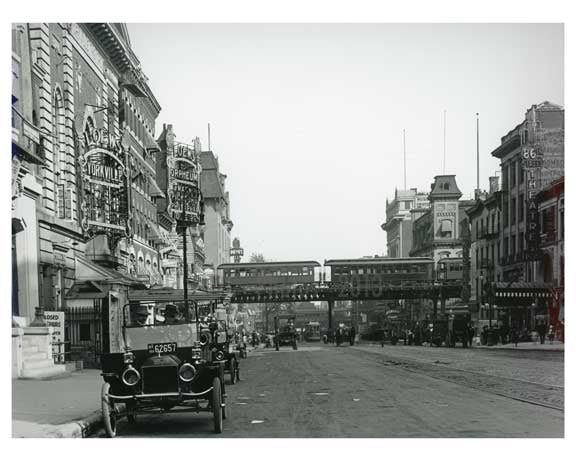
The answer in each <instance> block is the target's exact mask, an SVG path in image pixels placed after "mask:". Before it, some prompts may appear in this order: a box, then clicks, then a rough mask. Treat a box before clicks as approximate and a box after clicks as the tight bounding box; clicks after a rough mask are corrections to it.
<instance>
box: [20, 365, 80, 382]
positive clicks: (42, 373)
mask: <svg viewBox="0 0 576 461" xmlns="http://www.w3.org/2000/svg"><path fill="white" fill-rule="evenodd" d="M69 373H70V372H69V371H67V370H66V366H65V365H52V366H51V367H46V368H34V369H24V370H22V375H21V378H22V379H47V378H55V377H58V376H63V375H67V374H69Z"/></svg>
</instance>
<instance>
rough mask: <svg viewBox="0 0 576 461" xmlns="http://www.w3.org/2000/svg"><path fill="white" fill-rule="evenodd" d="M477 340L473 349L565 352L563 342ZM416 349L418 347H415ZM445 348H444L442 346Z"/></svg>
mask: <svg viewBox="0 0 576 461" xmlns="http://www.w3.org/2000/svg"><path fill="white" fill-rule="evenodd" d="M476 339H477V338H475V341H474V343H473V344H472V349H515V350H519V351H520V350H521V351H551V352H564V343H563V342H561V341H554V342H553V343H552V344H550V343H549V342H546V344H540V343H539V342H523V343H518V347H516V346H515V345H514V344H497V345H496V346H482V345H481V344H480V343H479V341H480V340H479V339H478V341H476ZM356 344H359V345H363V346H368V345H371V346H380V345H381V342H380V341H368V340H364V339H363V340H360V341H358V342H357V343H356ZM386 346H387V347H398V346H404V341H398V344H396V346H392V345H391V344H390V343H386ZM429 346H430V345H429V344H428V343H424V345H423V346H419V347H429ZM408 347H412V346H408ZM414 347H416V346H414ZM442 347H444V346H442Z"/></svg>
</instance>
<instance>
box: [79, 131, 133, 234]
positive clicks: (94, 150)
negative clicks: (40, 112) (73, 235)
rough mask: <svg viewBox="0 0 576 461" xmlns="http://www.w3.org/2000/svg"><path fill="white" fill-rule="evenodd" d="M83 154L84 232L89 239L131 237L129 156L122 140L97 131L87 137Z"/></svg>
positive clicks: (82, 222) (87, 134)
mask: <svg viewBox="0 0 576 461" xmlns="http://www.w3.org/2000/svg"><path fill="white" fill-rule="evenodd" d="M82 151H83V152H82V155H80V158H79V162H80V176H81V180H82V193H81V198H80V201H81V202H80V203H81V207H80V213H81V221H80V224H81V226H82V229H83V230H84V231H85V232H86V233H88V235H93V234H95V233H99V232H104V233H106V234H108V235H109V236H111V237H117V238H121V237H129V236H130V234H131V229H130V220H129V212H128V210H129V207H128V200H129V198H128V168H127V161H126V160H127V158H126V157H127V156H126V152H125V150H124V147H123V146H122V143H121V140H120V138H119V137H113V136H111V135H110V134H109V133H108V131H107V130H102V129H94V130H92V131H91V132H86V133H84V137H83V139H82Z"/></svg>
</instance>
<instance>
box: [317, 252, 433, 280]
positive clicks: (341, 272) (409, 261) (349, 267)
mask: <svg viewBox="0 0 576 461" xmlns="http://www.w3.org/2000/svg"><path fill="white" fill-rule="evenodd" d="M324 266H325V267H330V269H331V279H332V282H333V283H336V284H339V283H342V284H347V283H351V284H353V285H357V284H358V285H362V284H364V283H366V282H370V283H375V282H378V283H380V282H381V283H394V282H397V283H400V282H403V281H427V280H428V281H430V280H435V268H434V260H433V259H432V258H360V259H330V260H327V261H325V262H324Z"/></svg>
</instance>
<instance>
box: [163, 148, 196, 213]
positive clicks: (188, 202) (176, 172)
mask: <svg viewBox="0 0 576 461" xmlns="http://www.w3.org/2000/svg"><path fill="white" fill-rule="evenodd" d="M200 151H201V148H200V140H199V139H198V138H196V139H195V140H194V145H193V146H189V145H187V144H183V143H174V146H172V147H169V149H168V156H167V159H166V162H167V164H168V212H169V213H171V214H172V216H173V217H174V218H175V219H176V220H178V221H180V222H182V223H184V224H196V223H198V222H200V213H201V210H200V202H201V200H200V188H199V187H198V181H199V178H200Z"/></svg>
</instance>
